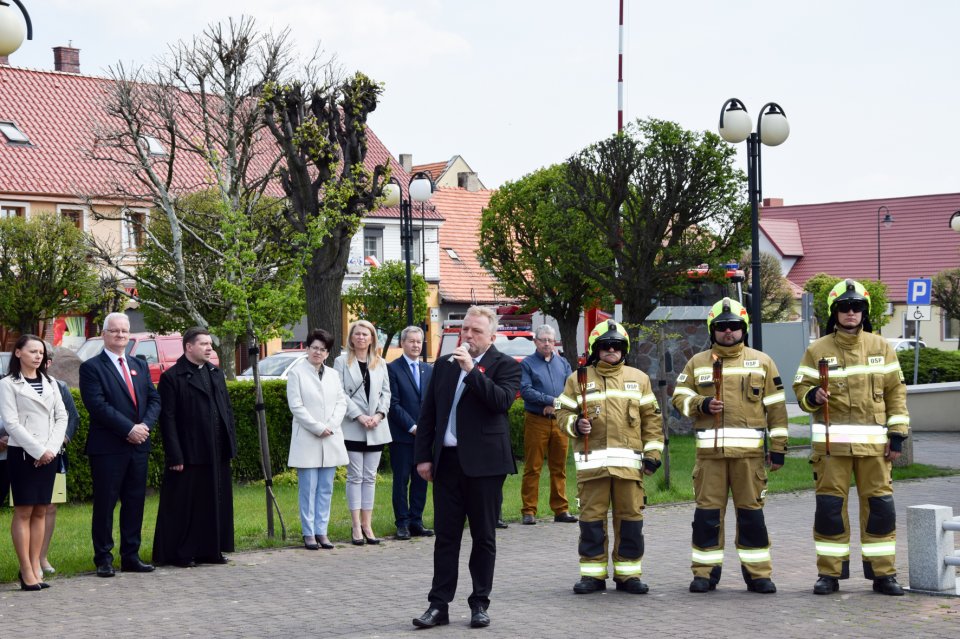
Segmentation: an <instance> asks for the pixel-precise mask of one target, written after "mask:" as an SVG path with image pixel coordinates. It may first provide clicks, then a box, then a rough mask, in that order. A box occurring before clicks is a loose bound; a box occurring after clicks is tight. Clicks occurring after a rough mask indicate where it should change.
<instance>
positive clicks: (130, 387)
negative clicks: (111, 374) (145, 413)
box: [117, 357, 137, 407]
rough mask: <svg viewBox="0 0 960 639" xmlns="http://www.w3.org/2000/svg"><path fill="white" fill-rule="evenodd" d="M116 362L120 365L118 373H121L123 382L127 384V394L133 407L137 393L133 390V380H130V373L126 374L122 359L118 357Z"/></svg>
mask: <svg viewBox="0 0 960 639" xmlns="http://www.w3.org/2000/svg"><path fill="white" fill-rule="evenodd" d="M117 362H119V364H120V372H122V373H123V381H125V382H126V383H127V392H129V393H130V399H132V400H133V405H134V407H136V405H137V393H136V392H135V391H134V390H133V380H132V379H130V373H129V372H127V367H126V366H124V365H123V358H122V357H118V358H117Z"/></svg>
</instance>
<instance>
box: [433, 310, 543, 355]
mask: <svg viewBox="0 0 960 639" xmlns="http://www.w3.org/2000/svg"><path fill="white" fill-rule="evenodd" d="M517 310H518V308H517V307H516V306H501V307H499V308H498V309H497V315H498V316H499V324H500V326H499V329H498V330H497V339H496V340H495V341H494V342H493V345H494V346H496V347H497V350H498V351H500V352H501V353H504V354H506V355H509V356H511V357H512V358H514V359H515V360H517V361H518V362H519V361H521V360H522V359H523V358H524V357H526V356H527V355H532V354H533V353H534V351H536V350H537V346H536V344H534V342H533V330H532V326H531V321H532V320H531V317H532V316H531V315H529V314H525V315H519V314H517ZM462 324H463V320H447V321H445V322H444V323H443V329H442V332H441V333H440V348H439V350H438V352H437V357H438V358H439V357H442V356H444V355H449V354H450V353H452V352H453V349H455V348H456V347H457V346H459V345H460V326H461V325H462Z"/></svg>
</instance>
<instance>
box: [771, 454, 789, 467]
mask: <svg viewBox="0 0 960 639" xmlns="http://www.w3.org/2000/svg"><path fill="white" fill-rule="evenodd" d="M786 461H787V455H786V453H775V452H773V451H770V463H771V464H776V465H777V466H783V464H784V463H786Z"/></svg>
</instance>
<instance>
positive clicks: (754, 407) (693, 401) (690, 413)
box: [671, 342, 788, 459]
mask: <svg viewBox="0 0 960 639" xmlns="http://www.w3.org/2000/svg"><path fill="white" fill-rule="evenodd" d="M715 358H716V359H717V360H718V361H719V362H721V363H722V366H723V367H722V371H723V372H722V377H721V392H720V401H722V402H723V412H721V413H720V418H719V420H718V419H717V418H716V417H715V416H714V415H712V414H710V413H707V412H706V411H705V409H706V405H707V399H714V398H716V386H715V385H714V380H713V362H714V359H715ZM671 401H672V403H673V406H674V408H676V409H677V410H678V411H680V412H681V413H683V414H684V415H686V416H687V417H691V418H693V420H694V421H693V429H694V436H695V437H696V445H697V457H698V458H700V459H720V458H725V457H762V456H763V441H764V437H765V436H767V435H768V434H769V437H770V450H771V451H772V452H774V453H785V452H786V451H787V435H788V432H787V405H786V396H785V395H784V391H783V381H782V380H781V379H780V373H779V372H778V371H777V365H776V364H774V363H773V360H772V359H770V356H769V355H767V354H766V353H761V352H760V351H758V350H755V349H752V348H747V347H746V346H745V345H744V344H743V343H742V342H741V343H740V344H735V345H733V346H721V345H719V344H714V345H713V348H711V349H710V350H708V351H703V352H701V353H697V354H696V355H694V356H693V357H692V358H690V360H689V361H688V362H687V365H686V366H685V367H684V369H683V372H682V373H681V374H680V375H678V376H677V387H676V390H674V392H673V398H672V400H671ZM718 421H719V426H718V424H717V422H718ZM715 443H716V446H714V444H715Z"/></svg>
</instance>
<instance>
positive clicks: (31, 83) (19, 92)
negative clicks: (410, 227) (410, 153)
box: [0, 65, 409, 217]
mask: <svg viewBox="0 0 960 639" xmlns="http://www.w3.org/2000/svg"><path fill="white" fill-rule="evenodd" d="M112 82H113V81H112V80H110V79H107V78H97V77H92V76H86V75H79V74H73V73H60V72H57V71H40V70H33V69H22V68H17V67H10V66H3V65H0V121H3V120H9V121H13V122H15V123H16V124H17V125H18V126H19V128H20V129H21V131H23V132H24V133H25V134H26V135H27V136H28V137H29V139H30V142H31V144H30V145H29V146H21V145H13V144H4V143H3V142H4V141H5V140H4V139H2V138H0V193H3V194H4V196H5V197H16V196H23V197H29V196H31V195H32V196H56V197H67V198H74V197H78V196H83V195H103V194H109V193H112V192H114V185H115V184H117V183H118V182H119V183H123V182H124V181H125V182H126V183H128V184H133V181H132V178H131V176H130V175H129V174H128V173H126V174H125V171H124V169H123V168H122V167H120V166H118V165H115V164H112V163H110V162H105V161H97V160H93V159H90V158H89V157H87V153H86V150H87V149H91V148H92V147H93V146H94V135H93V132H92V129H93V127H94V126H98V125H100V126H108V125H110V122H111V121H110V119H109V118H108V116H107V115H106V114H105V113H104V110H103V108H102V104H103V101H104V99H105V98H106V96H107V95H108V92H109V90H110V87H111V85H112ZM368 133H369V137H368V140H369V149H368V153H367V160H366V163H367V166H369V167H371V168H372V167H373V166H374V165H375V164H382V163H383V162H384V161H386V160H389V161H390V166H391V170H392V174H393V175H394V176H396V177H397V179H398V180H399V181H400V182H401V184H402V185H403V187H402V188H403V189H404V191H405V190H406V185H407V182H409V176H408V175H407V174H406V172H404V170H403V168H402V167H401V166H400V164H399V162H397V161H396V160H395V159H394V158H393V157H392V156H391V155H390V153H389V151H387V149H386V147H385V146H384V145H383V143H382V142H381V141H380V139H379V138H377V136H376V135H375V134H374V133H373V131H371V130H370V129H368ZM262 140H263V144H264V145H270V144H272V143H273V140H272V137H271V136H270V135H269V133H268V132H266V131H264V132H263V134H262ZM267 151H268V152H267V153H261V154H260V155H259V156H258V157H257V158H255V160H254V163H253V164H254V166H253V170H254V171H255V172H256V171H258V170H259V171H260V174H262V173H263V172H264V171H266V170H267V169H268V165H267V156H268V155H270V154H271V153H272V152H271V151H269V149H267ZM176 172H177V188H178V189H183V190H196V189H197V188H201V187H203V186H204V185H206V184H209V172H208V168H207V166H206V164H205V163H204V162H202V161H201V160H200V159H199V158H198V157H197V156H196V155H193V154H189V153H181V154H179V155H178V157H177V160H176ZM272 191H273V195H276V196H282V194H283V193H282V190H281V189H280V186H279V183H275V184H274V185H273V187H272ZM399 215H400V213H399V209H397V208H394V209H385V210H384V211H383V214H382V215H380V216H381V217H399Z"/></svg>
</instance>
